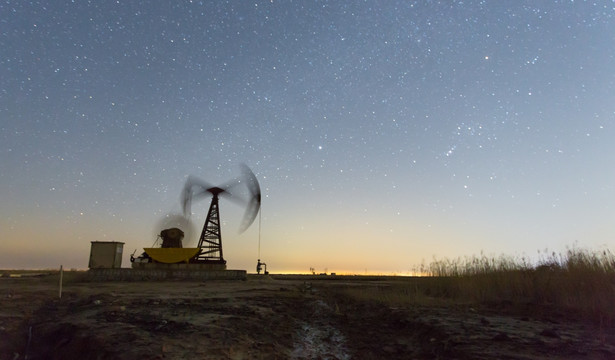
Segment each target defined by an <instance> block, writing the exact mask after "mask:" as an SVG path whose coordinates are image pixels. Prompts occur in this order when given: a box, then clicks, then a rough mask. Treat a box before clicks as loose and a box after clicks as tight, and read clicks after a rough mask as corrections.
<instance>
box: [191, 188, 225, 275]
mask: <svg viewBox="0 0 615 360" xmlns="http://www.w3.org/2000/svg"><path fill="white" fill-rule="evenodd" d="M208 191H209V192H211V193H212V195H213V198H212V199H211V205H210V206H209V211H208V212H207V218H206V219H205V225H203V231H202V232H201V237H200V239H199V248H201V252H200V253H199V254H198V255H197V256H196V258H195V260H196V262H208V263H221V264H226V260H224V257H223V256H222V232H221V231H220V208H219V206H218V194H219V193H221V192H223V191H224V190H223V189H220V188H211V189H208Z"/></svg>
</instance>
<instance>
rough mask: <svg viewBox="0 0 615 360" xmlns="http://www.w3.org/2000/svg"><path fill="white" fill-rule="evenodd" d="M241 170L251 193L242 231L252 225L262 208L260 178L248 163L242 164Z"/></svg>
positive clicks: (241, 227)
mask: <svg viewBox="0 0 615 360" xmlns="http://www.w3.org/2000/svg"><path fill="white" fill-rule="evenodd" d="M241 172H242V175H243V180H244V181H245V184H246V186H247V188H248V191H249V193H250V198H249V200H248V206H247V207H246V212H245V214H244V216H243V221H242V222H241V226H240V228H239V232H240V233H242V232H244V231H246V230H247V229H248V228H249V227H250V225H252V223H253V222H254V219H256V215H258V212H259V210H260V208H261V187H260V185H259V184H258V179H257V178H256V176H255V175H254V173H253V172H252V170H250V168H249V167H248V166H247V165H246V164H241Z"/></svg>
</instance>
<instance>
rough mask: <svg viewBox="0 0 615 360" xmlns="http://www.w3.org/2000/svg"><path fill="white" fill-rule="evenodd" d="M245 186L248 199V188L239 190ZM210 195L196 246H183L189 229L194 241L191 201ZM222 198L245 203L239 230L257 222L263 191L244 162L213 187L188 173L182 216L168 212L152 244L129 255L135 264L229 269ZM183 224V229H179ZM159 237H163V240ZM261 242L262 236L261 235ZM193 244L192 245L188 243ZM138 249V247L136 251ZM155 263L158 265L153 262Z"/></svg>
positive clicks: (136, 265) (138, 265) (137, 265)
mask: <svg viewBox="0 0 615 360" xmlns="http://www.w3.org/2000/svg"><path fill="white" fill-rule="evenodd" d="M241 185H245V186H246V188H247V198H246V194H245V191H243V192H242V191H237V190H238V187H239V186H241ZM209 195H211V204H210V205H209V211H208V212H207V217H206V218H205V224H204V225H203V230H202V231H201V236H200V237H199V242H198V245H197V246H196V247H194V246H188V247H184V245H185V244H184V243H183V240H184V235H185V234H184V231H188V232H187V234H188V241H189V240H191V237H190V233H191V230H192V223H191V221H190V219H189V218H190V215H191V214H192V210H191V207H192V202H193V201H195V200H200V199H203V198H205V197H207V196H209ZM221 197H227V198H228V199H230V200H232V201H235V202H238V203H240V204H242V205H244V206H245V208H246V210H245V213H244V217H243V221H242V223H241V226H240V228H239V232H240V233H241V232H244V231H245V230H247V229H248V228H249V227H250V225H252V223H253V222H254V219H255V218H256V215H257V214H258V213H259V211H260V206H261V190H260V185H259V184H258V180H257V179H256V176H255V175H254V173H253V172H252V170H250V168H249V167H248V166H246V165H243V164H242V165H241V176H239V177H237V178H235V179H233V180H231V181H229V182H227V183H226V184H224V185H220V186H211V185H210V184H208V183H206V182H205V181H203V180H201V179H199V178H197V177H195V176H192V175H191V176H189V177H188V179H187V180H186V184H185V185H184V189H183V191H182V196H181V203H182V207H183V212H184V214H183V215H167V216H166V217H165V218H164V219H162V222H161V223H160V225H164V227H158V228H159V229H160V228H163V229H164V230H162V231H161V232H160V235H158V239H157V240H156V242H155V243H154V246H153V247H150V248H144V249H143V250H144V253H143V254H141V255H140V256H139V257H137V258H135V257H134V253H133V255H131V256H130V261H131V262H132V263H133V267H143V266H145V265H147V264H151V263H158V264H160V263H161V264H177V263H185V264H201V265H200V266H199V268H201V269H211V270H223V269H226V260H224V256H223V252H222V232H221V228H220V206H219V200H220V198H221ZM180 227H183V228H184V230H182V229H180ZM160 240H162V241H161V242H160ZM259 241H260V238H259ZM188 245H190V244H188ZM135 252H136V250H135ZM152 265H155V264H152Z"/></svg>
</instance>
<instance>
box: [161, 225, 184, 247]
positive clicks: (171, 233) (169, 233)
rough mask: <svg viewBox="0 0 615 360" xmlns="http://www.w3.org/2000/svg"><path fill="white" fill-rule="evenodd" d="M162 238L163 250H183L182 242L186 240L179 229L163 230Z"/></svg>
mask: <svg viewBox="0 0 615 360" xmlns="http://www.w3.org/2000/svg"><path fill="white" fill-rule="evenodd" d="M160 238H161V239H162V245H161V246H160V247H162V248H181V247H183V246H182V240H183V239H184V232H183V231H181V230H180V229H178V228H170V229H166V230H162V231H161V232H160Z"/></svg>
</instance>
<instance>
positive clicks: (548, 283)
mask: <svg viewBox="0 0 615 360" xmlns="http://www.w3.org/2000/svg"><path fill="white" fill-rule="evenodd" d="M418 270H419V271H422V272H424V273H427V275H428V276H426V277H416V278H408V279H407V280H406V281H399V282H394V283H392V284H389V285H387V286H378V287H374V288H372V289H371V290H367V291H366V290H365V289H362V290H359V289H352V288H349V289H347V290H346V292H347V293H348V295H351V296H352V297H355V298H360V299H362V300H374V301H379V302H383V303H386V304H388V305H389V306H409V305H420V304H429V305H437V304H449V305H450V304H471V305H487V306H494V305H495V306H500V305H501V304H508V306H509V307H511V308H515V307H516V308H523V309H536V310H535V311H543V310H547V311H549V312H556V313H560V314H569V315H570V316H577V317H580V318H584V319H588V320H592V321H595V322H597V323H600V324H604V325H613V324H615V306H613V304H615V256H614V255H613V253H611V252H610V251H608V250H605V251H588V250H582V249H576V248H575V249H569V250H568V251H567V252H566V253H565V254H563V255H562V254H556V253H551V254H550V255H548V256H546V257H544V256H543V257H542V258H541V259H540V260H539V261H538V263H536V264H531V263H530V262H529V261H528V260H526V259H525V258H512V257H507V256H500V257H487V256H485V255H483V254H481V255H480V256H473V257H468V258H459V259H456V260H448V259H444V260H434V261H433V262H432V263H431V264H429V266H427V267H425V266H423V267H422V269H418Z"/></svg>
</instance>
